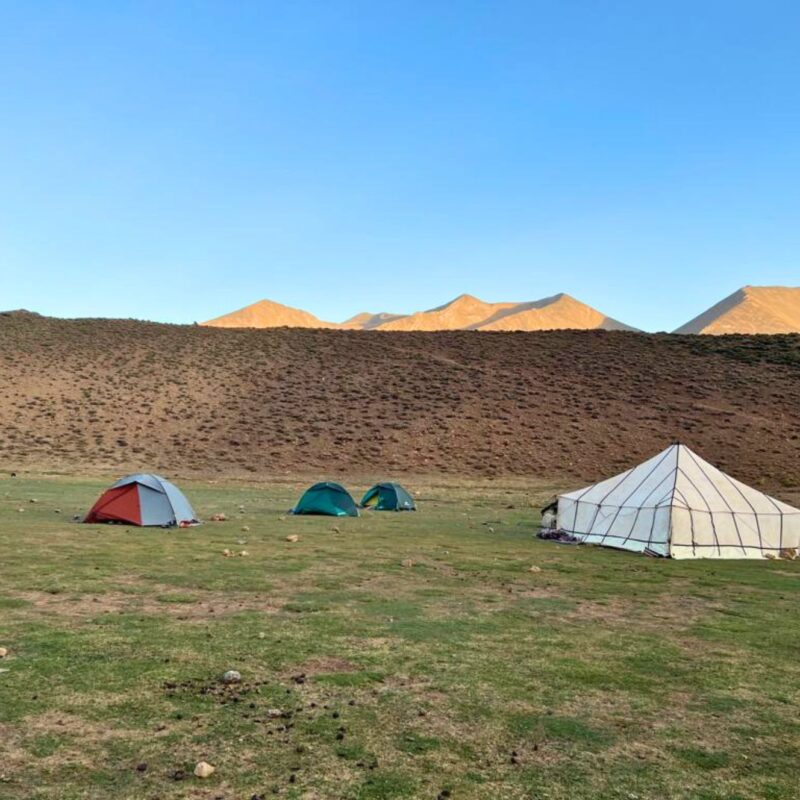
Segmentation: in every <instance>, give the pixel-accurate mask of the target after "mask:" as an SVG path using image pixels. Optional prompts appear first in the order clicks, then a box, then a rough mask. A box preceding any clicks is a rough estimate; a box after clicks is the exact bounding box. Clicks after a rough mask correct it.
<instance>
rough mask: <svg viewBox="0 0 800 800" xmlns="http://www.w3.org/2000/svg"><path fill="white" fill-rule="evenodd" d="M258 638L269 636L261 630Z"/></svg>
mask: <svg viewBox="0 0 800 800" xmlns="http://www.w3.org/2000/svg"><path fill="white" fill-rule="evenodd" d="M258 638H259V639H266V638H267V634H266V633H264V631H259V632H258Z"/></svg>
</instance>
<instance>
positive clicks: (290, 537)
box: [286, 533, 300, 542]
mask: <svg viewBox="0 0 800 800" xmlns="http://www.w3.org/2000/svg"><path fill="white" fill-rule="evenodd" d="M286 541H287V542H299V541H300V537H299V536H298V535H297V534H296V533H290V534H289V535H288V536H287V537H286Z"/></svg>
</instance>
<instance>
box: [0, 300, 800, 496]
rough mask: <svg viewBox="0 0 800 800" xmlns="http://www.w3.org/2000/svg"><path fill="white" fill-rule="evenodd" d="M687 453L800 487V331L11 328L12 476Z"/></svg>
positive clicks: (113, 323)
mask: <svg viewBox="0 0 800 800" xmlns="http://www.w3.org/2000/svg"><path fill="white" fill-rule="evenodd" d="M675 439H680V440H682V441H684V442H686V444H688V445H690V446H691V447H692V448H694V449H696V450H697V451H698V453H700V454H701V455H702V456H703V457H705V458H707V459H709V460H710V461H712V462H714V463H715V464H717V465H718V466H720V467H722V468H723V469H726V470H728V471H729V472H731V473H732V474H733V475H735V476H737V477H740V478H742V479H744V480H747V481H749V482H752V483H754V484H755V485H756V486H766V487H769V488H772V489H778V490H779V492H778V493H779V494H780V490H781V487H783V486H785V485H789V484H792V485H798V484H800V459H798V452H799V451H800V336H775V337H760V338H759V337H726V338H725V339H719V338H716V337H702V338H698V337H679V336H669V335H653V336H651V335H644V334H636V333H624V332H605V331H558V332H548V333H493V334H492V333H487V334H478V333H474V332H469V331H466V332H464V331H458V332H449V333H400V334H395V333H387V334H386V335H381V336H376V335H373V334H370V333H365V332H361V331H326V330H286V329H281V330H266V331H251V330H218V329H215V328H205V327H201V326H194V327H191V326H169V325H158V324H153V323H141V322H134V321H124V320H56V319H49V318H37V317H28V316H9V315H0V455H1V456H2V462H1V463H2V464H3V468H4V469H6V470H12V469H16V468H19V467H24V466H36V467H43V466H44V467H59V468H62V469H69V470H89V469H92V470H94V469H103V470H109V471H113V472H126V471H129V470H131V471H132V470H155V471H162V472H165V473H167V474H171V475H181V474H191V473H195V474H209V473H210V474H218V475H242V474H254V475H264V476H267V475H275V474H279V473H283V472H285V471H292V472H301V473H308V474H310V475H313V476H316V477H320V478H322V477H331V478H333V477H336V476H342V475H344V474H347V473H358V474H363V475H368V476H373V477H375V478H382V477H390V476H393V475H400V474H402V473H451V474H469V475H486V476H492V475H504V474H514V475H523V476H532V477H533V476H536V477H558V476H569V477H571V478H574V479H575V480H576V481H578V480H580V481H583V480H587V481H588V480H593V479H597V478H600V477H603V476H607V475H610V474H613V473H614V472H618V471H619V470H621V469H622V468H625V467H628V466H630V465H632V464H634V463H635V462H637V461H639V460H641V459H644V458H645V457H647V456H650V455H652V454H653V453H655V452H657V451H658V450H660V449H662V448H663V447H665V446H666V445H667V444H668V443H669V442H671V441H673V440H675Z"/></svg>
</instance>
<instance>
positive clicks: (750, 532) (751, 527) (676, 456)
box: [558, 444, 800, 558]
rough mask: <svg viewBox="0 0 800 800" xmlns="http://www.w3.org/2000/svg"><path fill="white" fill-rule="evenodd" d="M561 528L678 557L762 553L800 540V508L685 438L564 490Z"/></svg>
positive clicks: (592, 540)
mask: <svg viewBox="0 0 800 800" xmlns="http://www.w3.org/2000/svg"><path fill="white" fill-rule="evenodd" d="M558 527H559V529H561V530H563V531H565V532H566V533H569V534H572V535H573V536H576V537H578V538H579V539H581V540H582V541H583V542H586V543H590V544H601V545H607V546H609V547H617V548H622V549H624V550H633V551H635V552H647V553H650V554H653V555H659V556H672V557H673V558H764V557H765V556H766V555H768V554H771V555H774V556H777V555H779V554H780V551H781V550H782V549H787V548H797V547H800V510H798V509H796V508H793V507H792V506H790V505H787V504H786V503H782V502H781V501H780V500H775V499H774V498H772V497H769V496H768V495H766V494H764V493H763V492H760V491H758V490H757V489H753V488H752V487H750V486H747V485H745V484H743V483H740V482H739V481H737V480H735V479H734V478H732V477H730V476H729V475H726V474H725V473H724V472H722V471H721V470H719V469H717V468H716V467H714V466H712V465H711V464H709V463H708V462H707V461H704V460H703V459H702V458H700V456H698V455H697V454H696V453H694V452H692V451H691V450H690V449H689V448H688V447H686V446H684V445H680V444H674V445H672V446H670V447H668V448H667V449H666V450H664V451H663V452H662V453H659V454H658V455H657V456H654V457H653V458H651V459H649V460H648V461H645V462H644V463H643V464H640V465H639V466H638V467H634V468H633V469H630V470H628V471H627V472H623V473H622V474H621V475H617V476H615V477H613V478H609V479H608V480H605V481H601V482H600V483H596V484H594V485H592V486H588V487H586V488H585V489H580V490H579V491H576V492H570V493H568V494H563V495H560V496H559V498H558Z"/></svg>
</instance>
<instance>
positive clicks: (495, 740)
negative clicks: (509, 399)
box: [0, 477, 800, 800]
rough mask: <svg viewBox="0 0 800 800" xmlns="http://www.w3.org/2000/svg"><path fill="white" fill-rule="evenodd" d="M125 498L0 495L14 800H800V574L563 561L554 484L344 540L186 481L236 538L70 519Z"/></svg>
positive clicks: (3, 783) (485, 492) (470, 495)
mask: <svg viewBox="0 0 800 800" xmlns="http://www.w3.org/2000/svg"><path fill="white" fill-rule="evenodd" d="M105 483H106V482H105V481H100V480H96V479H79V478H74V479H72V478H66V477H40V478H33V477H21V478H16V479H11V478H0V553H2V561H1V562H0V646H3V647H7V648H8V649H9V651H10V652H9V657H8V658H6V659H3V660H2V661H0V669H4V670H7V671H6V672H0V797H1V798H3V800H6V799H8V800H22V799H23V798H24V800H44V799H45V798H52V799H53V800H56V798H57V799H58V800H73V799H74V800H77V798H107V797H114V798H118V799H120V800H125V799H126V798H128V799H130V800H133V799H134V798H136V799H137V800H138V799H139V798H151V797H152V798H155V797H158V798H162V800H169V798H178V797H186V796H191V797H197V798H208V799H209V800H210V798H217V797H219V798H224V799H225V800H240V799H244V800H247V798H250V797H252V796H253V795H257V796H258V795H262V794H263V795H264V796H265V797H273V796H278V797H284V798H298V799H299V798H343V799H344V800H358V799H359V798H362V799H366V798H372V799H377V798H417V797H418V798H435V797H437V796H438V795H439V794H440V793H441V792H449V796H450V797H452V798H455V799H460V798H474V799H475V800H478V798H487V797H498V798H504V800H505V798H510V799H511V800H513V799H514V798H520V799H521V798H540V799H541V800H544V799H545V798H546V799H547V800H562V799H563V800H567V798H569V800H597V799H598V798H599V799H600V800H603V799H604V798H608V800H613V799H614V798H620V799H621V800H631V798H639V799H640V800H644V799H645V798H647V799H650V798H653V799H654V800H655V798H658V799H659V800H661V799H662V798H663V799H669V798H675V799H676V800H677V799H678V798H681V799H684V798H685V799H686V800H702V799H705V800H712V799H713V800H734V798H741V799H742V800H757V799H758V800H760V799H761V798H771V799H772V800H793V798H796V797H797V786H798V785H800V766H798V765H799V764H800V715H798V712H797V709H798V699H800V682H799V681H798V677H800V667H798V665H800V621H799V620H798V615H797V613H796V608H797V604H798V600H800V564H798V563H793V562H782V561H781V562H767V561H765V562H726V563H723V562H692V563H687V562H679V561H676V562H673V561H664V560H656V559H648V558H645V557H637V556H634V555H630V554H624V553H619V552H615V551H611V550H604V549H599V548H576V547H563V546H559V545H555V544H550V543H546V542H542V541H539V540H537V539H535V538H533V536H532V533H533V532H534V529H535V525H534V523H535V521H536V512H535V510H534V506H535V504H536V503H538V502H539V501H540V500H542V499H545V496H546V495H547V494H548V493H550V492H552V488H553V487H542V486H540V487H534V490H532V491H530V492H528V491H525V490H524V489H523V488H521V484H519V483H517V484H516V485H510V486H503V485H500V484H497V485H494V484H491V483H486V482H484V483H482V484H477V483H476V484H472V485H469V484H465V485H463V486H460V487H459V486H456V487H453V485H452V484H451V486H449V487H445V486H437V485H432V484H431V483H429V482H427V483H424V484H422V485H420V486H414V485H412V487H411V488H414V489H418V490H419V492H420V498H421V499H420V502H419V505H420V511H419V512H418V513H416V514H391V513H389V514H368V515H365V516H363V517H361V518H360V519H344V520H341V519H336V520H334V519H330V518H297V519H295V518H291V517H287V516H286V514H285V510H286V509H287V508H289V507H290V506H291V505H292V502H293V501H294V500H295V499H296V497H297V496H298V494H299V490H300V488H301V487H300V486H299V485H297V484H292V483H289V482H287V483H285V484H279V483H275V484H271V485H269V486H255V485H245V484H230V485H224V484H218V483H213V484H212V483H189V484H187V485H186V487H185V488H186V490H187V493H188V494H190V496H191V498H192V500H193V501H194V503H195V505H196V507H197V509H198V511H199V512H200V514H201V515H202V516H208V515H210V514H211V513H213V512H215V511H224V512H225V513H226V514H227V515H228V517H229V521H228V522H225V523H218V524H217V523H208V524H206V525H204V526H201V527H199V528H195V529H190V530H174V531H164V530H161V529H155V530H150V529H136V528H129V527H126V526H89V525H77V524H74V523H72V522H71V521H70V520H71V518H72V515H73V514H76V513H80V512H82V511H85V510H86V509H87V508H88V506H89V505H90V504H91V502H92V501H93V500H94V498H95V497H96V496H97V494H98V493H99V491H100V490H101V488H102V487H103V486H104V484H105ZM353 488H354V490H356V491H357V490H360V489H362V488H365V487H362V486H360V485H359V486H354V487H353ZM32 498H35V499H36V500H37V501H38V502H36V503H30V502H29V501H30V500H31V499H32ZM240 506H243V508H244V510H243V511H240V510H239V507H240ZM20 508H23V509H24V511H23V512H20V511H19V510H18V509H20ZM55 509H61V512H62V513H60V514H57V513H55ZM487 522H488V523H490V525H487V524H485V523H487ZM242 526H249V528H250V530H249V531H247V532H243V531H242V530H241V528H242ZM490 527H491V528H493V529H494V530H493V532H491V531H490V530H489V528H490ZM335 529H337V530H335ZM290 533H297V534H299V535H300V537H301V539H300V541H299V542H297V543H289V542H287V541H285V538H286V536H287V535H288V534H290ZM239 540H246V543H242V542H240V541H239ZM226 548H228V549H230V550H233V551H236V552H238V551H239V550H242V549H246V550H247V551H248V553H249V555H248V556H247V557H236V558H224V557H223V556H222V551H223V550H224V549H226ZM533 564H536V565H537V566H539V567H541V571H540V572H530V571H529V567H530V566H531V565H533ZM227 669H237V670H239V671H240V672H241V673H242V676H243V683H242V684H241V685H240V686H238V687H232V688H225V687H223V686H221V684H220V683H219V680H218V679H219V676H220V675H221V673H222V672H224V671H225V670H227ZM271 709H277V710H279V711H280V712H281V716H279V717H276V716H274V715H271V714H270V710H271ZM201 759H204V760H207V761H209V762H210V763H212V764H214V766H215V767H216V768H217V772H216V773H215V775H214V776H213V777H212V778H210V779H208V780H206V781H201V780H199V779H197V778H195V777H194V776H193V775H192V770H193V768H194V764H195V763H196V762H197V761H198V760H201ZM137 765H146V768H143V769H137ZM178 770H183V771H184V773H185V775H184V777H183V779H181V780H176V779H175V774H176V771H178ZM178 777H180V775H179V776H178ZM445 796H446V795H445Z"/></svg>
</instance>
